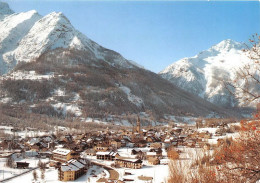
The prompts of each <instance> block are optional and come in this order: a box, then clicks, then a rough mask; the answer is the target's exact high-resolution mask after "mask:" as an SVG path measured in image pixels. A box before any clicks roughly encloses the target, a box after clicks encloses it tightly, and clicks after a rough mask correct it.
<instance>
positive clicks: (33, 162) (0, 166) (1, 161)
mask: <svg viewBox="0 0 260 183" xmlns="http://www.w3.org/2000/svg"><path fill="white" fill-rule="evenodd" d="M13 157H14V156H13ZM14 159H15V162H26V163H29V169H16V168H9V167H6V166H5V164H6V158H0V181H1V180H3V179H6V178H9V177H13V176H16V175H19V174H21V173H23V172H26V171H28V170H30V169H33V168H35V167H37V165H38V162H39V159H38V158H34V157H31V158H29V157H28V158H22V157H14ZM41 161H42V162H47V161H48V159H41Z"/></svg>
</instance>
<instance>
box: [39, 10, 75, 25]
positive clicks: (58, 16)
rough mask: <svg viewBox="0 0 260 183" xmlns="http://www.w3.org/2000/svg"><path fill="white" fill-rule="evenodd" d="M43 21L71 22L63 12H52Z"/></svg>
mask: <svg viewBox="0 0 260 183" xmlns="http://www.w3.org/2000/svg"><path fill="white" fill-rule="evenodd" d="M42 21H47V22H48V21H52V22H59V23H61V24H69V25H70V24H71V23H70V21H69V19H68V18H67V17H66V16H65V15H64V14H63V13H62V12H52V13H50V14H48V15H46V16H45V17H44V18H43V19H42Z"/></svg>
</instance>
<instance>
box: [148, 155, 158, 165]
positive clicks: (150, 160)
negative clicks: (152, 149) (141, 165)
mask: <svg viewBox="0 0 260 183" xmlns="http://www.w3.org/2000/svg"><path fill="white" fill-rule="evenodd" d="M148 163H149V164H150V165H158V164H160V159H159V158H158V157H155V158H154V157H149V158H148Z"/></svg>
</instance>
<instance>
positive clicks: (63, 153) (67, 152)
mask: <svg viewBox="0 0 260 183" xmlns="http://www.w3.org/2000/svg"><path fill="white" fill-rule="evenodd" d="M53 153H56V154H61V155H67V154H69V153H70V150H69V149H64V148H58V149H55V150H54V151H53Z"/></svg>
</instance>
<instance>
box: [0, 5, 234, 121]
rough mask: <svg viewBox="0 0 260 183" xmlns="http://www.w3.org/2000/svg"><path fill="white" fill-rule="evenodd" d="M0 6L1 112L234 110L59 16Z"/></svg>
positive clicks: (225, 113) (158, 113)
mask: <svg viewBox="0 0 260 183" xmlns="http://www.w3.org/2000/svg"><path fill="white" fill-rule="evenodd" d="M0 7H1V8H0V10H1V15H2V16H1V20H0V109H1V110H0V115H2V116H3V115H7V116H8V117H10V116H11V117H12V118H13V117H14V116H21V114H22V116H24V118H25V119H26V118H27V117H28V116H27V114H29V116H30V117H31V116H33V115H47V116H50V117H71V116H72V117H77V118H80V119H86V118H88V117H92V118H95V117H98V118H107V117H108V116H113V115H114V116H125V117H126V116H127V115H129V114H133V115H136V114H140V113H142V114H147V115H148V116H150V117H156V118H164V116H172V115H174V116H183V115H189V116H234V115H236V113H232V111H224V110H223V109H222V108H221V107H218V106H216V105H213V104H211V103H210V102H208V101H206V100H204V99H201V98H200V97H197V96H195V95H193V94H190V93H188V92H185V91H184V90H182V89H180V88H179V87H176V86H175V85H173V84H171V83H170V82H169V81H167V80H165V79H163V78H161V77H160V76H159V75H157V74H155V73H152V72H150V71H147V70H145V69H143V68H142V67H141V66H139V65H138V64H136V63H135V62H134V61H129V60H127V59H125V58H124V57H122V56H121V55H120V54H119V53H117V52H115V51H113V50H109V49H107V48H104V47H102V46H100V45H98V44H97V43H95V42H94V41H92V40H90V39H89V38H87V37H86V36H85V35H83V34H82V33H80V32H79V31H78V30H76V29H75V28H74V27H73V26H72V24H71V23H70V21H69V20H68V19H67V18H66V17H65V16H64V15H63V14H62V13H56V12H53V13H50V14H48V15H46V16H44V17H43V16H41V15H39V14H38V13H37V12H36V11H34V10H33V11H28V12H22V13H14V12H13V11H12V10H10V9H9V7H8V5H7V4H5V3H0ZM14 113H16V114H14ZM18 113H19V115H17V114H18Z"/></svg>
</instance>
